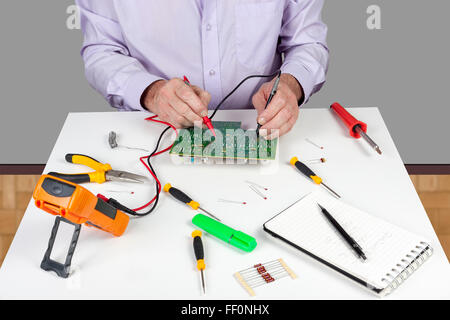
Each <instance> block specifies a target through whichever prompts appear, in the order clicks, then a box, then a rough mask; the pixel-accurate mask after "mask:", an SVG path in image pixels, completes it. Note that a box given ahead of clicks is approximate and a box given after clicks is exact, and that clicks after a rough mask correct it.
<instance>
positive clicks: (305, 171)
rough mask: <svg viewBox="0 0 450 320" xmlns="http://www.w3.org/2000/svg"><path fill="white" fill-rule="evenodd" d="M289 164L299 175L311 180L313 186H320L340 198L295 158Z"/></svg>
mask: <svg viewBox="0 0 450 320" xmlns="http://www.w3.org/2000/svg"><path fill="white" fill-rule="evenodd" d="M290 162H291V164H292V165H293V166H295V167H296V168H297V169H298V170H299V171H300V172H301V173H303V174H304V175H305V176H306V177H308V178H309V179H311V180H312V181H313V182H314V183H315V184H321V185H322V186H324V187H325V188H326V189H327V190H328V191H330V192H331V193H332V194H333V195H334V196H335V197H336V198H340V197H341V196H340V195H338V194H337V193H336V192H334V191H333V189H331V188H330V187H328V186H327V185H326V184H325V183H323V181H322V178H321V177H319V176H317V175H316V174H315V173H314V172H313V171H312V170H311V169H310V168H308V167H307V166H306V165H305V164H304V163H302V162H300V161H299V160H298V158H297V157H293V158H292V159H291V161H290Z"/></svg>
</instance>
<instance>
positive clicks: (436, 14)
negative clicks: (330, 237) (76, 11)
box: [0, 0, 450, 164]
mask: <svg viewBox="0 0 450 320" xmlns="http://www.w3.org/2000/svg"><path fill="white" fill-rule="evenodd" d="M71 4H73V0H72V1H71V0H57V1H55V0H41V1H30V0H3V1H1V2H0V30H1V31H0V32H1V39H2V44H1V51H0V52H1V53H0V57H1V59H0V97H1V104H0V148H1V149H0V164H39V163H45V162H46V159H47V158H48V155H49V153H50V152H51V148H52V146H53V144H54V142H55V140H56V138H57V136H58V133H59V131H60V129H61V127H62V124H63V122H64V119H65V117H66V115H67V113H68V112H80V111H111V110H112V109H111V108H110V107H109V106H108V105H107V103H106V102H105V101H104V100H103V98H102V97H100V96H99V95H98V94H97V93H96V92H94V91H93V90H92V89H91V88H90V87H89V85H88V83H87V82H86V80H85V78H84V74H83V66H82V61H81V58H80V56H79V49H80V46H81V41H82V37H81V32H80V31H78V30H68V29H67V28H66V19H67V17H68V14H66V9H67V7H68V6H69V5H71ZM371 4H377V5H379V6H380V7H381V10H382V16H381V21H382V29H381V30H369V29H368V28H367V26H366V19H367V16H368V15H367V14H366V9H367V7H368V6H369V5H371ZM323 15H324V20H325V21H326V22H327V23H328V25H329V29H330V30H329V46H330V49H331V64H330V69H329V74H328V82H327V84H326V86H325V87H324V88H323V89H322V91H321V92H320V93H319V94H317V95H316V96H314V97H313V98H312V99H311V101H310V103H309V105H308V107H327V106H329V104H330V102H333V101H340V102H341V103H342V104H344V105H346V106H377V107H379V108H380V109H381V112H382V114H383V117H384V119H385V121H386V122H387V125H388V127H389V129H390V131H391V134H392V135H393V138H394V140H395V142H396V144H397V147H398V148H399V150H400V153H401V155H402V157H403V160H404V161H405V163H408V164H416V163H425V164H444V163H447V164H448V163H450V148H449V147H448V145H449V144H448V138H449V136H450V135H449V133H448V130H447V126H448V120H449V119H450V108H449V103H448V101H449V99H448V97H447V93H448V92H449V91H450V90H449V89H448V88H447V86H448V83H449V81H448V80H447V77H446V76H447V75H448V74H450V72H449V71H450V70H449V69H450V63H449V62H448V57H449V56H450V43H449V40H448V38H449V36H448V33H449V31H450V26H449V24H450V23H449V19H448V17H447V16H448V15H450V2H449V1H442V0H429V1H421V0H396V1H392V0H390V1H388V0H328V1H326V4H325V9H324V12H323Z"/></svg>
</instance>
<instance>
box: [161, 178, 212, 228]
mask: <svg viewBox="0 0 450 320" xmlns="http://www.w3.org/2000/svg"><path fill="white" fill-rule="evenodd" d="M163 190H164V191H165V192H168V193H170V194H171V195H172V196H173V197H174V198H175V199H177V200H178V201H181V202H183V203H186V204H187V205H188V206H189V207H191V208H192V209H194V210H198V209H200V210H202V211H203V212H204V213H206V214H207V215H208V216H210V217H212V218H214V219H216V220H218V221H220V219H219V218H217V217H216V216H214V215H213V214H211V213H209V212H208V211H206V210H205V209H203V208H202V207H200V204H199V203H198V202H196V201H194V200H192V199H191V197H189V196H188V195H187V194H186V193H184V192H183V191H181V190H179V189H177V188H174V187H172V185H171V184H170V183H166V185H165V186H164V189H163Z"/></svg>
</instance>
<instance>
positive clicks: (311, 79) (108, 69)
mask: <svg viewBox="0 0 450 320" xmlns="http://www.w3.org/2000/svg"><path fill="white" fill-rule="evenodd" d="M76 2H77V4H78V6H79V8H80V13H81V19H82V20H81V21H82V28H83V31H84V45H83V49H82V56H83V59H84V62H85V66H86V77H87V79H88V81H89V83H90V84H91V85H92V86H93V87H94V88H95V89H96V90H98V91H99V92H100V93H101V94H102V95H103V96H104V97H105V98H106V99H107V100H108V101H109V103H110V104H111V105H112V106H113V107H116V108H119V109H121V110H145V109H147V110H149V111H151V112H153V113H155V114H157V115H158V116H159V118H160V119H162V120H164V121H167V122H170V123H172V124H173V125H175V126H176V127H178V128H181V127H188V126H192V125H193V124H194V123H201V121H202V117H203V116H205V115H207V110H208V107H209V108H210V109H213V108H215V107H216V106H217V104H218V103H219V102H220V101H221V100H222V98H223V97H224V96H226V95H227V94H228V93H229V92H230V91H231V90H232V89H233V88H234V87H235V86H236V85H237V84H238V83H239V82H240V81H241V80H242V79H243V78H245V77H246V76H249V75H253V74H272V73H274V72H275V71H276V70H278V69H281V71H282V76H281V81H280V85H279V87H278V92H277V94H276V96H275V97H274V99H273V100H272V102H271V103H270V105H269V106H268V108H267V109H266V110H264V107H265V105H266V101H267V99H268V96H269V94H270V91H271V89H272V86H273V82H274V79H273V80H272V81H270V82H267V81H268V79H267V78H259V79H251V80H249V81H247V82H246V83H245V84H244V85H243V86H242V87H241V88H239V90H238V91H237V92H236V93H235V94H233V95H232V96H231V97H230V99H229V100H228V101H227V103H225V104H224V106H223V109H238V108H239V109H242V108H251V107H254V108H255V109H256V110H257V113H258V118H257V121H258V123H260V124H261V125H262V128H261V129H268V130H267V131H268V132H270V129H279V134H280V135H283V134H285V133H287V132H288V131H289V130H291V128H292V127H293V125H294V124H295V122H296V120H297V118H298V114H299V108H298V107H299V105H301V104H303V103H304V102H306V101H307V100H308V99H309V97H310V96H311V95H312V94H313V93H314V92H317V91H318V90H319V89H320V88H321V86H322V85H323V83H324V82H325V74H326V70H327V64H328V50H327V47H326V34H327V27H326V25H325V24H324V23H323V22H322V21H321V10H322V7H323V0H95V1H92V0H77V1H76ZM282 54H283V55H284V59H282ZM183 75H186V76H187V77H188V78H189V79H190V81H191V83H192V84H193V85H192V86H191V87H190V86H188V85H186V84H185V83H184V82H183V81H182V79H181V78H183ZM265 82H266V83H265ZM195 85H196V86H195ZM267 131H266V130H262V131H261V134H262V135H264V134H265V132H267ZM268 138H271V137H268Z"/></svg>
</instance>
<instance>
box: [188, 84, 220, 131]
mask: <svg viewBox="0 0 450 320" xmlns="http://www.w3.org/2000/svg"><path fill="white" fill-rule="evenodd" d="M183 81H184V83H186V84H187V85H188V86H190V85H191V83H190V81H189V79H188V78H187V77H186V76H183ZM203 123H204V124H205V125H206V126H207V127H208V129H209V130H210V131H211V133H212V134H213V136H214V137H215V136H216V132H215V131H214V127H213V125H212V122H211V119H209V118H208V116H205V117H203Z"/></svg>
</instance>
